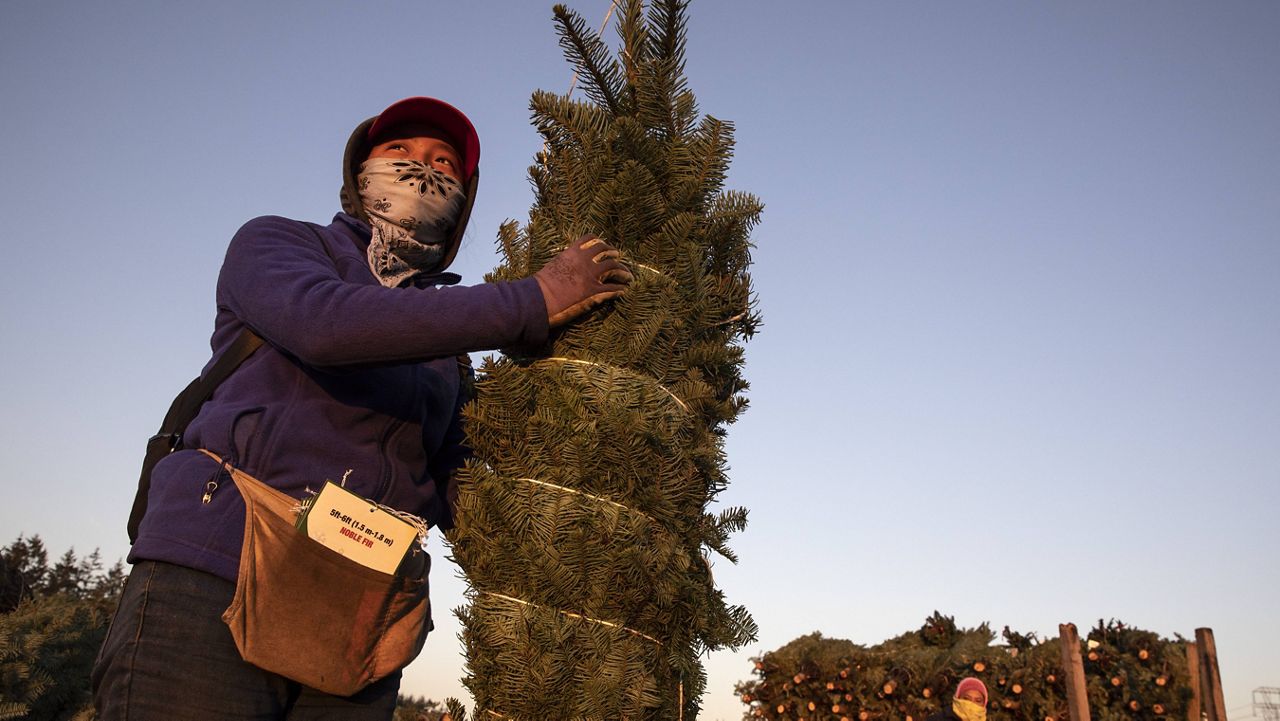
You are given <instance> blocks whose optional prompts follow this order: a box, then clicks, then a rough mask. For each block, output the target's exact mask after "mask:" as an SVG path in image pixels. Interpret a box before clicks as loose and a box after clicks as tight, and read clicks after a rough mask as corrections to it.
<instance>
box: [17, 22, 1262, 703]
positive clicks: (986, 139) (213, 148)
mask: <svg viewBox="0 0 1280 721" xmlns="http://www.w3.org/2000/svg"><path fill="white" fill-rule="evenodd" d="M608 5H609V3H608V0H579V1H578V2H575V3H572V6H573V7H574V8H575V9H577V10H578V11H579V12H581V13H582V15H583V16H584V18H585V19H586V20H587V22H588V24H590V25H591V26H593V27H597V26H598V25H599V23H600V22H601V21H602V20H603V19H604V17H605V14H606V11H607V9H608ZM550 18H551V3H550V2H545V3H544V2H534V1H532V0H518V1H517V0H506V1H504V2H471V3H463V2H454V3H448V4H445V3H440V2H430V1H427V0H421V1H419V2H359V3H357V2H350V3H339V2H242V1H238V0H229V1H226V2H185V1H179V2H161V1H160V0H154V1H151V2H143V1H139V0H118V1H115V2H102V3H97V2H68V1H66V0H7V1H6V2H4V3H3V4H0V102H2V103H3V111H0V124H2V125H0V127H2V130H3V132H0V160H2V162H3V168H4V170H3V173H2V174H0V183H2V185H0V203H3V210H4V216H5V218H6V221H5V229H4V231H3V243H4V252H6V253H7V254H8V255H7V256H6V261H5V262H4V263H3V264H0V337H2V338H3V339H4V340H3V343H4V352H3V354H2V355H0V393H2V395H3V399H4V402H3V406H2V409H0V434H2V435H0V437H2V438H3V456H0V459H2V460H0V474H2V476H3V479H4V480H3V487H2V488H3V492H2V493H3V495H2V496H0V499H2V500H0V529H3V533H0V543H8V542H9V541H11V540H13V539H14V538H16V537H17V536H18V535H19V534H36V533H38V534H40V535H41V536H43V537H44V539H45V540H46V542H47V544H48V546H49V548H50V550H51V552H52V553H54V554H59V553H61V552H62V551H64V550H66V549H67V548H70V547H73V546H74V548H75V549H76V551H77V552H79V553H87V552H89V551H91V550H93V549H94V548H100V549H101V551H102V553H103V555H104V557H106V558H107V559H109V560H113V559H115V558H118V557H122V556H123V555H124V554H125V553H126V550H127V542H126V539H125V535H124V520H125V517H126V515H127V512H128V508H129V505H130V501H131V499H132V496H133V489H134V485H135V481H136V477H137V468H138V463H139V461H140V459H141V456H142V449H143V443H144V441H145V439H146V438H147V437H148V436H149V435H150V434H151V433H153V432H154V431H155V429H156V427H157V425H158V424H159V421H160V418H161V416H162V415H163V413H164V411H165V409H166V408H167V406H168V403H169V401H170V400H171V398H172V397H173V394H174V393H176V392H177V391H178V389H180V388H181V387H182V386H183V385H184V384H185V383H186V382H187V381H188V380H189V379H190V378H191V377H192V376H193V375H194V374H195V373H196V372H197V371H198V369H199V368H200V367H201V366H202V365H203V364H204V363H205V361H206V360H207V358H208V354H209V346H208V336H209V332H210V330H211V328H212V322H213V289H214V283H215V280H216V277H217V273H218V268H219V265H220V263H221V259H222V255H223V252H224V250H225V247H226V243H227V241H228V240H229V238H230V237H231V235H232V233H234V232H235V230H236V229H237V228H238V227H239V226H240V225H241V224H242V223H244V222H245V221H246V220H248V219H249V218H252V217H254V216H258V215H264V214H277V215H285V216H289V217H294V218H300V219H305V220H311V221H319V222H326V221H327V220H328V219H329V218H331V217H332V215H333V214H334V213H335V212H336V211H337V210H338V206H337V194H338V186H339V182H340V178H339V169H340V165H341V162H340V160H341V153H342V148H343V144H344V142H345V140H346V138H347V135H348V134H349V132H350V131H351V129H352V128H353V127H354V126H355V124H356V123H358V122H359V121H361V120H363V119H364V118H366V117H368V116H370V115H372V114H374V113H376V112H377V111H379V110H380V109H381V108H383V107H385V106H386V105H387V104H389V103H391V102H392V101H394V100H397V99H399V98H401V97H405V96H410V95H420V94H425V95H435V96H438V97H441V98H444V99H446V100H448V101H450V102H452V103H454V104H455V105H457V106H459V107H460V108H462V109H464V110H465V111H466V112H467V113H468V114H469V115H470V117H471V118H472V120H473V121H474V122H475V124H476V126H477V128H478V130H479V133H480V137H481V140H482V144H483V148H484V155H483V159H482V168H483V183H482V185H481V189H480V193H479V197H478V201H477V203H476V206H475V213H474V215H473V217H472V221H471V225H470V229H469V232H468V239H467V241H466V244H465V246H464V247H463V249H462V251H461V253H460V254H459V257H458V260H457V262H456V263H455V265H454V270H457V271H459V272H461V273H462V274H463V275H464V277H465V278H466V279H467V280H468V281H469V282H480V280H481V276H482V275H483V273H484V272H485V271H487V270H489V269H491V268H492V267H493V266H494V265H496V264H497V262H498V260H497V255H496V253H495V246H494V239H495V237H496V231H497V227H498V225H499V223H500V222H501V221H502V220H503V219H506V218H515V219H520V220H523V219H524V218H525V217H526V216H527V213H528V209H529V205H530V203H531V200H532V196H531V193H530V190H529V187H528V181H527V176H526V168H527V166H528V165H529V163H530V161H531V159H532V157H533V155H534V153H535V152H536V151H537V150H538V147H539V140H538V137H537V135H536V133H535V132H534V131H533V129H532V128H531V126H530V125H529V122H528V98H529V95H530V93H531V92H532V91H533V90H535V89H539V88H541V89H547V90H553V91H558V92H564V91H566V90H567V89H568V87H569V83H570V78H571V76H572V71H571V69H570V68H569V66H568V65H567V64H566V63H565V62H564V60H563V59H562V57H561V54H560V50H559V48H558V46H557V42H556V36H555V34H554V30H553V25H552V23H551V20H550ZM606 37H607V38H608V39H609V40H610V41H611V42H615V41H616V36H615V35H613V33H612V31H609V32H608V33H607V35H606ZM1277 37H1280V3H1276V2H1271V1H1270V0H1268V1H1253V2H1250V1H1247V0H1244V1H1240V2H1222V3H1207V2H1182V1H1181V0H1176V1H1175V0H1167V1H1162V2H1092V1H1087V0H1086V1H1083V2H1035V3H1030V2H1013V1H1011V0H1010V1H1006V2H987V1H978V0H975V1H972V2H915V1H906V0H903V1H895V2H888V1H885V2H794V3H785V4H784V3H778V2H761V1H758V0H749V1H747V0H743V1H738V2H728V1H727V0H698V1H696V2H694V3H693V5H692V7H691V10H690V18H689V48H688V76H689V80H690V86H691V88H692V89H693V90H694V91H695V92H696V93H697V95H698V100H699V102H700V106H701V108H702V110H703V112H707V113H710V114H713V115H715V116H717V117H720V118H724V119H727V120H732V121H734V122H735V123H736V125H737V139H738V145H737V155H736V158H735V161H734V164H733V166H732V167H731V169H730V175H729V183H728V184H729V186H730V187H732V188H734V189H737V190H743V191H748V192H751V193H754V194H756V195H758V196H759V197H760V198H761V199H762V200H763V201H764V202H765V204H766V210H765V213H764V216H763V221H762V223H761V224H760V226H759V227H758V229H757V230H756V232H755V234H754V242H755V244H756V246H757V249H756V252H755V255H754V258H755V266H754V271H753V273H754V277H755V282H756V288H757V290H758V294H759V308H760V311H761V313H762V314H763V317H764V320H765V324H764V326H763V328H762V332H761V333H760V334H759V335H758V336H757V337H756V338H755V339H754V340H752V341H751V343H750V344H748V346H747V367H746V375H747V377H748V378H749V380H750V381H751V384H752V387H751V391H750V400H751V407H750V408H749V410H748V411H747V412H746V413H745V414H744V415H743V416H742V418H741V420H740V421H739V422H738V423H737V424H736V425H735V426H733V427H732V428H731V429H730V433H729V436H728V442H727V446H726V450H727V454H728V460H729V464H730V466H731V479H732V485H731V486H730V487H729V489H728V491H726V492H725V493H724V494H723V496H722V499H721V500H722V502H723V503H724V504H725V505H744V506H747V507H748V508H750V509H751V522H750V525H749V527H748V528H747V530H746V531H744V532H743V533H741V534H739V535H738V536H737V537H735V539H734V541H733V543H732V545H733V547H734V548H735V549H736V550H737V552H738V553H739V555H740V556H741V562H740V563H739V564H738V565H736V566H734V565H731V564H729V563H728V562H726V561H723V560H721V561H719V562H718V563H717V564H716V566H715V574H716V580H717V582H718V583H719V585H720V586H721V587H722V588H723V589H724V591H725V593H726V595H727V597H728V599H729V600H730V601H731V602H734V603H741V604H744V605H746V606H747V607H748V608H749V609H750V610H751V611H752V613H753V614H754V617H755V619H756V621H757V622H758V623H759V625H760V638H759V640H758V641H757V642H756V643H752V644H750V645H749V646H748V647H747V648H744V649H742V650H741V651H738V652H718V653H715V654H712V655H711V656H710V658H709V659H708V660H707V666H708V670H709V674H710V685H709V690H708V692H707V695H706V697H705V698H704V705H705V711H704V713H703V715H702V717H703V718H705V719H709V720H712V721H714V720H716V719H721V720H724V721H728V720H729V719H736V718H739V717H740V716H741V714H742V711H743V709H744V707H743V706H742V705H741V704H740V703H739V702H738V701H737V700H736V699H735V698H734V696H733V693H732V686H733V684H734V683H735V682H736V681H740V680H743V679H746V678H748V677H749V676H750V673H751V664H750V661H749V659H750V657H751V656H753V655H756V654H758V653H760V652H762V651H765V650H770V649H773V648H777V647H778V646H780V645H782V644H784V643H786V642H787V641H790V640H791V639H793V638H795V637H797V636H799V635H801V634H805V633H808V632H811V631H815V630H817V631H821V632H822V633H823V634H825V635H827V636H832V637H839V638H848V639H851V640H853V641H856V642H858V643H863V644H874V643H878V642H879V641H881V640H884V639H886V638H888V637H891V636H894V635H897V634H899V633H901V632H904V631H906V630H909V629H914V628H917V627H919V626H920V624H921V623H922V622H923V620H924V618H925V617H926V616H927V615H929V614H930V613H931V612H932V611H933V610H934V609H938V610H941V611H942V612H944V613H946V614H951V615H954V616H955V617H956V620H957V621H958V622H959V623H960V624H961V625H964V626H975V625H977V624H979V623H981V622H983V621H990V622H991V623H992V625H993V626H994V627H995V628H1000V627H1002V626H1004V625H1005V624H1008V625H1009V626H1011V627H1013V628H1014V629H1016V630H1022V631H1034V632H1037V633H1039V634H1041V635H1042V636H1044V635H1048V636H1053V635H1056V634H1057V627H1058V624H1059V623H1062V622H1066V621H1072V622H1075V623H1076V624H1077V625H1079V626H1080V627H1081V628H1082V630H1084V629H1087V628H1088V627H1091V626H1092V625H1094V624H1095V623H1096V622H1097V620H1098V619H1099V618H1108V619H1109V618H1117V619H1120V620H1123V621H1125V622H1127V623H1130V624H1133V625H1137V626H1139V627H1142V628H1146V629H1150V630H1153V631H1156V632H1158V633H1160V634H1162V635H1165V636H1172V635H1173V634H1175V633H1180V634H1182V635H1184V636H1190V635H1192V634H1193V633H1194V631H1195V629H1196V628H1197V627H1201V626H1207V627H1211V628H1213V629H1214V632H1215V635H1216V640H1217V646H1218V650H1219V655H1220V660H1221V668H1222V675H1223V681H1224V684H1225V689H1226V704H1227V707H1228V709H1229V711H1230V713H1229V716H1230V718H1231V719H1232V720H1233V721H1236V720H1238V719H1242V718H1247V717H1249V715H1250V714H1251V709H1250V706H1249V703H1250V691H1251V690H1252V689H1254V688H1255V687H1259V686H1280V657H1278V653H1277V649H1280V621H1277V617H1276V608H1277V598H1280V562H1278V561H1277V557H1278V556H1280V524H1278V523H1277V517H1278V513H1280V511H1278V509H1280V283H1278V282H1277V279H1278V278H1280V42H1278V41H1277ZM432 547H433V553H434V555H435V557H436V559H437V565H436V570H435V573H434V574H433V576H432V581H433V600H434V604H435V608H436V614H435V616H436V622H437V624H438V627H437V630H436V631H435V633H434V634H433V635H432V636H431V638H430V639H429V640H428V642H427V646H426V650H425V651H424V653H423V655H422V657H421V659H420V660H418V661H417V662H415V663H414V664H413V665H412V666H411V667H410V668H409V670H408V671H407V673H406V676H405V681H404V686H403V690H404V691H405V692H406V693H413V694H419V695H426V696H429V697H432V698H437V699H438V698H443V697H445V696H449V695H458V696H460V697H462V698H464V700H468V701H469V699H468V698H467V697H466V694H465V690H464V689H463V687H462V686H461V684H460V682H459V677H460V676H461V674H462V671H461V669H462V658H461V655H460V646H459V643H458V641H457V639H456V633H457V630H458V625H457V622H456V620H455V619H454V618H453V616H452V614H450V613H449V610H450V609H452V608H454V607H456V606H457V605H459V604H460V603H461V602H462V593H463V584H462V582H461V581H460V580H459V579H458V578H457V569H456V568H455V567H453V566H452V565H451V564H449V563H447V562H446V561H444V560H443V559H444V557H445V556H446V555H447V553H448V548H447V545H446V544H444V543H443V541H442V540H441V539H440V538H438V537H433V539H432Z"/></svg>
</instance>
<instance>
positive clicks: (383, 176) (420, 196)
mask: <svg viewBox="0 0 1280 721" xmlns="http://www.w3.org/2000/svg"><path fill="white" fill-rule="evenodd" d="M358 184H359V188H360V202H361V203H363V204H364V211H365V214H367V215H368V216H369V226H370V228H371V229H372V230H373V237H372V239H371V240H370V241H369V269H370V270H372V271H373V274H374V275H375V276H376V277H377V278H378V281H379V282H380V283H382V284H383V285H384V286H386V287H388V288H394V287H396V286H398V285H400V283H401V282H402V281H403V280H404V279H405V278H409V277H411V276H414V275H417V274H418V273H423V272H428V271H431V270H434V269H435V268H436V266H438V265H439V264H440V260H441V259H442V258H443V257H444V253H445V250H447V249H446V248H445V243H448V242H449V237H450V236H451V235H452V234H453V229H454V228H455V227H456V226H457V224H458V214H459V213H461V212H462V205H463V202H464V201H465V200H466V194H465V193H463V191H462V186H461V185H460V184H459V183H458V181H456V180H454V179H453V178H451V177H449V176H448V175H445V174H444V173H442V172H440V171H439V170H436V169H435V168H432V167H430V166H428V165H426V164H425V163H420V162H418V161H416V160H393V159H390V158H371V159H369V160H366V161H364V163H362V164H361V165H360V176H359V179H358Z"/></svg>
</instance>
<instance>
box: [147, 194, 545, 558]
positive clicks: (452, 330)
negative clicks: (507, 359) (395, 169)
mask: <svg viewBox="0 0 1280 721" xmlns="http://www.w3.org/2000/svg"><path fill="white" fill-rule="evenodd" d="M311 228H314V229H315V230H316V231H318V232H319V235H320V237H321V238H323V244H324V245H323V247H322V246H321V245H320V240H319V239H317V237H316V234H315V233H314V232H312V230H311ZM311 228H309V227H308V224H306V223H302V222H299V221H296V220H289V219H286V218H279V217H271V216H268V217H262V218H255V219H254V220H251V221H249V222H248V223H246V224H245V225H244V227H242V228H241V229H240V230H239V232H237V233H236V235H235V237H234V238H233V239H232V240H231V245H230V247H229V248H228V249H227V256H226V260H225V261H224V263H223V266H222V271H221V273H220V274H219V276H218V290H217V305H218V312H217V317H216V319H215V321H214V331H213V338H212V343H211V344H212V346H213V357H214V358H216V357H217V356H218V355H219V354H220V353H222V352H223V351H224V350H226V348H227V347H228V346H230V345H231V342H232V341H233V340H234V339H235V337H236V336H237V335H238V334H239V333H240V330H241V328H243V327H244V326H246V325H247V326H248V327H250V328H252V329H253V330H254V331H255V332H257V333H258V335H260V336H262V337H263V339H265V340H266V341H267V342H266V344H265V345H264V346H263V347H262V348H259V349H258V351H257V352H255V353H254V354H253V355H252V356H250V357H249V359H248V360H246V361H245V362H244V364H243V365H241V366H240V367H239V368H238V369H236V371H235V372H234V373H232V374H231V376H230V377H229V378H228V379H227V380H226V381H225V382H223V384H222V385H221V386H220V387H219V388H218V390H217V391H216V392H215V393H214V395H213V398H211V399H210V400H209V402H207V403H205V405H204V407H203V408H202V409H201V410H200V414H199V415H198V416H197V417H196V419H195V420H194V421H193V422H192V423H191V425H190V426H189V427H188V429H187V433H186V436H185V438H184V447H185V448H186V449H187V450H181V451H178V452H176V453H173V454H172V455H170V456H168V457H167V458H165V459H164V460H162V461H161V462H160V463H159V464H158V465H157V466H156V467H155V470H154V472H153V473H152V479H151V493H150V495H149V496H148V508H147V513H146V516H145V517H144V518H143V520H142V525H141V527H140V528H139V532H138V539H137V541H136V542H135V543H134V545H133V550H132V551H131V552H130V554H129V561H130V562H134V561H138V560H142V559H149V560H156V561H168V562H171V563H176V564H180V565H183V566H187V567H189V568H195V569H199V570H202V571H208V572H210V573H213V574H215V575H218V576H221V577H223V578H226V579H228V580H232V581H234V580H235V578H236V573H237V570H238V568H239V563H240V547H241V542H242V539H243V533H244V501H243V499H241V497H240V494H239V492H238V491H237V489H236V487H235V484H234V483H233V482H232V481H231V479H230V478H229V477H228V476H227V474H226V473H225V471H223V470H222V469H221V468H220V467H219V466H218V464H217V463H215V462H214V461H213V460H211V459H209V458H208V457H207V456H205V455H204V454H202V453H200V452H198V451H197V450H194V449H197V448H207V449H209V450H210V451H212V452H214V453H216V454H218V455H219V456H221V457H222V458H223V459H225V460H227V461H229V462H230V463H231V464H232V465H233V466H235V467H237V468H240V469H241V470H243V471H245V472H246V473H248V474H249V475H251V476H254V477H255V478H258V479H260V480H262V481H264V482H266V483H268V484H270V485H271V486H273V487H275V488H278V489H280V490H282V491H284V492H285V493H287V494H289V495H291V496H294V497H296V498H300V497H302V496H303V495H304V493H305V492H306V489H308V488H310V489H312V490H319V488H320V486H322V485H323V484H324V482H325V481H326V480H332V481H335V482H337V481H339V480H341V479H342V478H343V476H344V475H346V476H347V481H346V487H347V488H348V489H350V490H352V491H354V492H356V493H359V494H361V495H363V496H365V497H367V498H372V499H374V500H377V501H379V502H381V503H384V504H387V505H389V506H392V507H394V508H399V509H402V510H406V511H409V512H412V513H416V514H418V515H422V516H424V517H426V518H427V519H428V520H430V521H432V522H433V523H435V524H437V525H442V526H444V527H449V526H451V525H452V518H451V515H450V505H449V500H448V499H449V497H450V496H451V495H453V494H455V493H456V490H455V491H452V493H451V489H450V488H449V486H450V479H451V477H452V475H453V472H454V471H455V470H456V469H457V468H458V467H459V466H461V464H462V462H463V460H464V459H465V457H466V455H467V453H468V449H467V447H466V446H465V444H464V442H463V434H462V428H461V419H460V417H459V410H460V409H461V406H462V402H463V398H462V397H461V394H460V393H459V387H460V383H459V381H460V374H459V362H458V355H459V354H465V353H468V352H470V351H479V350H490V349H494V348H501V347H514V346H529V345H537V344H540V343H543V342H545V340H546V337H547V311H546V305H545V304H544V301H543V298H542V292H541V291H540V290H539V288H538V283H537V281H536V280H534V279H533V278H526V279H524V280H520V281H515V282H511V283H486V284H482V285H476V286H469V287H463V286H453V285H452V284H454V283H457V282H458V281H459V280H460V278H459V277H458V276H457V275H455V274H453V273H443V272H442V273H435V274H433V275H430V276H427V277H420V278H418V279H416V280H415V281H414V282H415V285H414V286H413V287H400V288H384V287H383V286H382V285H380V284H379V283H378V281H377V280H376V279H375V278H374V276H373V274H372V273H371V272H370V271H369V264H368V261H367V260H366V257H365V253H366V248H367V247H368V242H369V228H368V226H367V225H365V224H364V223H363V222H362V221H360V220H357V219H356V218H353V217H351V216H349V215H346V214H345V213H339V214H338V215H337V216H335V217H334V221H333V223H331V224H330V225H328V226H327V227H326V226H311ZM450 286H452V287H450ZM212 362H213V361H212V359H211V360H210V364H212ZM208 367H209V366H206V367H205V370H206V371H207V370H208ZM211 480H213V481H217V483H218V488H217V490H215V491H214V493H213V497H212V499H211V500H210V502H209V503H207V504H206V503H203V502H202V500H201V498H202V496H203V495H204V492H205V489H206V484H207V483H208V482H209V481H211Z"/></svg>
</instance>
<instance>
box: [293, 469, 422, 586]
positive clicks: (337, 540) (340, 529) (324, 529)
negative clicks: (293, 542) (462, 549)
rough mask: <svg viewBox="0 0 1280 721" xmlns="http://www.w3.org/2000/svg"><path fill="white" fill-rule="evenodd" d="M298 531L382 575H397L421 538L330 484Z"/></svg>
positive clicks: (353, 494)
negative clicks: (397, 569) (397, 570)
mask: <svg viewBox="0 0 1280 721" xmlns="http://www.w3.org/2000/svg"><path fill="white" fill-rule="evenodd" d="M298 528H300V529H302V531H303V532H304V533H306V534H307V537H308V538H310V539H312V540H313V541H315V542H317V543H320V544H322V545H324V546H325V547H326V548H329V549H332V550H334V551H337V552H338V553H341V554H342V555H344V556H346V557H347V558H350V559H351V560H353V561H355V562H356V563H359V564H360V565H362V566H368V567H369V568H372V569H374V570H377V571H382V572H383V573H395V571H396V567H398V566H399V565H400V560H401V559H403V558H404V556H405V554H406V553H407V552H408V551H409V549H411V548H413V544H414V542H415V541H416V540H417V538H418V529H416V528H414V527H413V526H412V525H410V524H408V523H406V522H405V521H402V520H400V519H399V518H396V517H395V516H393V515H391V514H390V513H387V512H386V511H384V510H382V509H381V508H378V507H377V506H376V505H374V504H373V503H371V502H370V501H368V500H367V499H365V498H362V497H361V496H359V495H357V494H355V493H352V492H351V491H348V490H347V489H345V488H343V487H342V486H339V485H337V484H335V483H333V482H330V481H326V482H325V484H324V488H321V489H320V493H319V494H317V495H316V497H315V500H313V501H312V502H311V506H310V508H308V509H307V511H306V513H305V514H304V515H303V516H302V518H300V519H299V521H298Z"/></svg>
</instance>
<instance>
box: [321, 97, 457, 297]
mask: <svg viewBox="0 0 1280 721" xmlns="http://www.w3.org/2000/svg"><path fill="white" fill-rule="evenodd" d="M375 120H377V117H376V116H375V117H372V118H369V119H368V120H366V121H364V122H363V123H360V124H359V125H357V126H356V129H355V130H353V131H352V132H351V137H350V138H348V139H347V148H346V150H345V151H343V153H342V192H341V195H340V199H341V201H342V210H343V212H344V213H346V214H347V215H350V216H353V217H355V218H358V219H360V220H361V221H363V222H364V223H365V224H366V225H368V224H369V216H368V215H366V214H365V212H364V205H363V204H362V203H361V202H360V191H359V189H358V188H357V187H356V177H357V176H358V175H359V174H360V164H361V163H363V162H364V161H365V158H368V157H369V151H370V150H372V149H373V146H372V144H371V143H370V142H369V129H370V128H372V127H373V121H375ZM479 183H480V169H479V168H476V169H475V170H474V171H472V173H471V177H470V178H469V179H468V180H467V182H465V183H463V185H462V190H463V192H464V193H466V195H467V197H466V199H465V200H463V202H462V210H461V211H460V212H459V213H458V225H457V227H456V228H454V229H453V235H452V236H450V237H449V244H448V245H447V246H446V247H445V250H444V257H443V258H441V259H440V265H439V266H437V267H436V268H435V270H434V271H433V272H436V273H438V272H440V271H442V270H444V269H446V268H448V267H449V265H450V264H451V263H453V259H454V258H455V257H456V256H457V255H458V248H459V247H460V246H461V245H462V234H463V233H465V232H466V230H467V221H468V220H469V219H470V218H471V206H472V205H474V204H475V202H476V187H477V186H478V185H479Z"/></svg>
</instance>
